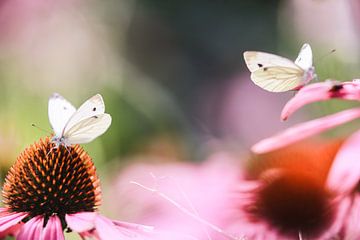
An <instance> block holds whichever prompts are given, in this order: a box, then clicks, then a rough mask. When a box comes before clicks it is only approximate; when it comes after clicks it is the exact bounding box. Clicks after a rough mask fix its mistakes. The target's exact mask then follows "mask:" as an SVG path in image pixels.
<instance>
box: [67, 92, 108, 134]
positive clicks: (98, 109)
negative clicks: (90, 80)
mask: <svg viewBox="0 0 360 240" xmlns="http://www.w3.org/2000/svg"><path fill="white" fill-rule="evenodd" d="M104 112H105V104H104V101H103V99H102V97H101V95H100V94H96V95H95V96H93V97H91V98H89V99H88V100H87V101H86V102H84V103H83V104H82V105H81V106H80V107H79V109H78V110H77V111H76V112H75V113H74V114H73V115H72V116H71V117H70V119H69V121H68V122H67V124H66V125H65V128H64V129H63V133H62V134H63V135H68V134H67V131H69V129H71V128H72V127H73V126H74V125H76V124H78V123H79V122H81V121H82V120H85V119H88V118H91V117H93V116H97V115H99V114H103V113H104Z"/></svg>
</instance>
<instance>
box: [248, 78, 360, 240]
mask: <svg viewBox="0 0 360 240" xmlns="http://www.w3.org/2000/svg"><path fill="white" fill-rule="evenodd" d="M332 98H340V99H345V100H355V101H359V100H360V82H359V81H358V80H354V81H352V82H343V83H339V82H334V81H326V82H323V83H315V84H310V85H308V86H305V87H303V88H302V89H300V91H299V92H298V93H297V94H296V95H295V96H294V97H293V98H292V99H291V100H290V101H289V102H288V103H287V104H286V106H285V107H284V109H283V111H282V113H281V119H283V120H286V119H287V118H288V117H289V116H290V115H291V114H293V113H294V112H295V111H296V110H298V109H299V108H300V107H302V106H304V105H306V104H309V103H312V102H316V101H325V100H328V99H332ZM359 117H360V108H353V109H349V110H344V111H341V112H339V113H335V114H332V115H330V116H325V117H322V118H318V119H315V120H312V121H309V122H305V123H302V124H299V125H296V126H294V127H291V128H289V129H287V130H285V131H284V132H281V133H279V134H277V135H275V136H273V137H270V138H268V139H264V140H262V141H260V142H259V143H257V144H255V145H254V146H253V148H252V150H253V151H254V152H256V153H261V154H264V153H266V152H270V151H274V150H277V149H280V148H283V147H285V146H288V145H290V144H293V143H295V142H297V141H300V140H303V139H305V138H307V137H309V136H312V135H315V134H317V133H320V132H322V131H325V130H327V129H330V128H333V127H336V126H338V125H340V124H343V123H346V122H349V121H351V120H354V119H356V118H359ZM359 145H360V130H359V131H356V132H355V133H353V134H352V135H351V136H350V137H349V138H348V139H347V140H346V141H345V142H344V143H343V145H342V147H341V149H340V150H339V151H338V153H337V155H336V158H335V160H334V162H333V164H332V166H331V168H330V170H329V173H328V176H327V179H326V182H325V186H326V188H327V189H328V190H329V191H330V193H331V196H332V197H331V198H332V205H333V206H334V208H335V209H336V210H335V215H334V216H335V218H334V221H333V223H332V224H331V227H330V228H328V231H327V233H326V234H325V235H323V236H325V238H324V239H327V238H328V237H331V236H336V237H338V238H340V239H360V231H359V228H358V226H359V224H360V217H359V216H360V212H359V210H360V194H359V193H360V192H359V191H358V184H359V181H360V161H359V156H360V147H359ZM328 233H331V234H330V235H329V234H328ZM334 233H336V235H333V234H334ZM319 239H321V238H320V237H319Z"/></svg>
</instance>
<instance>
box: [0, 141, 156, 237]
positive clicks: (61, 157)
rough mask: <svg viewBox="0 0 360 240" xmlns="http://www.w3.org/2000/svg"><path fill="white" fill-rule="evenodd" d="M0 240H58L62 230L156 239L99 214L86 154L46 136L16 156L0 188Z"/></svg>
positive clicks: (97, 185) (96, 182)
mask: <svg viewBox="0 0 360 240" xmlns="http://www.w3.org/2000/svg"><path fill="white" fill-rule="evenodd" d="M2 196H3V202H4V204H5V207H4V208H0V237H5V236H7V235H15V236H16V238H17V239H19V240H39V239H40V240H42V239H44V240H45V239H51V240H57V239H58V240H61V239H64V233H63V232H64V230H66V231H67V232H68V231H74V232H77V233H79V234H80V235H81V236H82V237H83V238H85V237H91V238H93V239H121V240H127V239H129V240H130V239H139V240H150V239H154V237H153V235H151V234H152V230H153V228H152V227H149V226H144V225H139V224H133V223H127V222H120V221H114V220H111V219H108V218H106V217H104V216H102V215H100V214H99V213H98V212H97V208H98V206H99V205H100V201H101V189H100V183H99V179H98V178H97V175H96V170H95V167H94V165H93V163H92V160H91V158H90V156H89V155H88V154H87V153H86V152H84V150H83V149H82V148H81V147H80V146H79V145H76V146H74V147H71V148H69V149H65V148H63V147H61V148H57V149H54V148H53V145H52V143H51V142H50V140H49V138H46V139H45V140H40V141H39V142H37V143H35V144H33V145H31V146H30V147H29V148H27V149H25V151H24V152H23V153H21V154H20V156H19V157H18V159H17V161H16V162H15V164H14V165H13V166H12V167H11V169H10V170H9V172H8V175H7V177H6V181H5V184H4V187H3V192H2Z"/></svg>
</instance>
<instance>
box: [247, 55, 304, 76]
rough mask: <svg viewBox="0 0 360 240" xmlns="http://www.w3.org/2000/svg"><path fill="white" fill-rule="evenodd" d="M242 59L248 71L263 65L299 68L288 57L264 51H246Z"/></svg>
mask: <svg viewBox="0 0 360 240" xmlns="http://www.w3.org/2000/svg"><path fill="white" fill-rule="evenodd" d="M244 60H245V63H246V66H247V67H248V68H249V70H250V72H255V71H257V70H259V69H260V68H264V67H288V68H300V67H299V66H297V65H296V64H295V63H294V62H293V61H291V60H290V59H287V58H284V57H280V56H278V55H275V54H271V53H265V52H255V51H246V52H244Z"/></svg>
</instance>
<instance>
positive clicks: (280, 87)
mask: <svg viewBox="0 0 360 240" xmlns="http://www.w3.org/2000/svg"><path fill="white" fill-rule="evenodd" d="M303 75H304V70H302V69H300V68H289V67H266V68H262V69H258V70H257V71H255V72H253V73H252V74H251V79H252V80H253V82H254V83H255V84H256V85H258V86H259V87H261V88H263V89H265V90H267V91H270V92H285V91H289V90H292V89H295V88H296V87H298V86H300V85H301V84H302V82H303Z"/></svg>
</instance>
